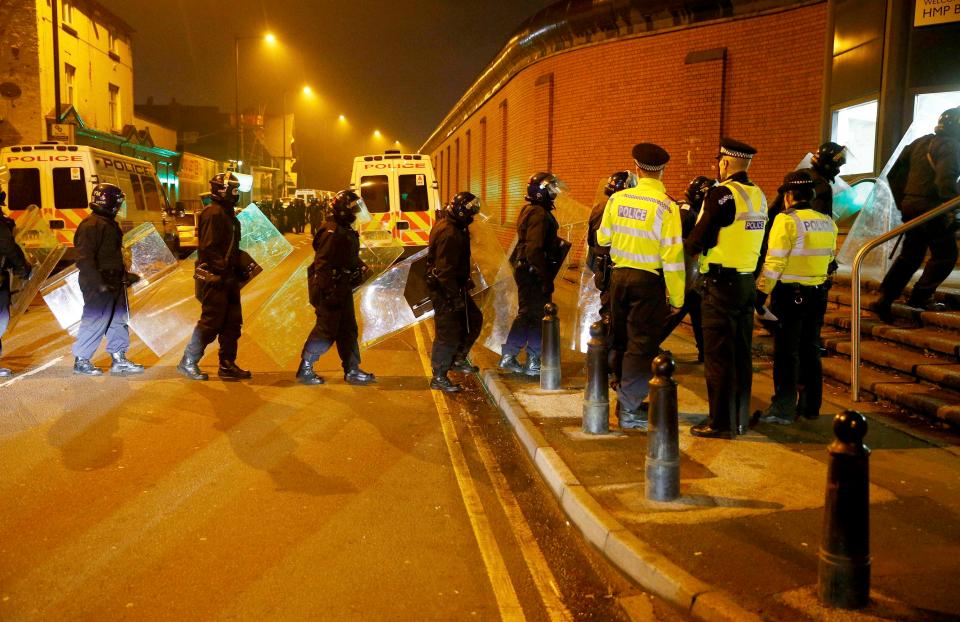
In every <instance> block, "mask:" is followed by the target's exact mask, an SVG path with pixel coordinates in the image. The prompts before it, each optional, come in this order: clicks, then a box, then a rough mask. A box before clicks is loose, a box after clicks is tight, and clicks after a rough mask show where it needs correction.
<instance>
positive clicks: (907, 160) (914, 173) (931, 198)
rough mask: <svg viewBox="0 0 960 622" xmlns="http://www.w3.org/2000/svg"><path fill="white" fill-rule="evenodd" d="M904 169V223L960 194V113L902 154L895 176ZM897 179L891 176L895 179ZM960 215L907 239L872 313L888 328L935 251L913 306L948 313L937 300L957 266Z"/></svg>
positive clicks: (951, 112)
mask: <svg viewBox="0 0 960 622" xmlns="http://www.w3.org/2000/svg"><path fill="white" fill-rule="evenodd" d="M901 162H902V164H901ZM899 166H905V167H906V175H905V177H906V180H905V185H904V186H903V189H902V194H903V197H902V199H900V200H899V204H898V207H899V208H900V212H901V213H902V215H903V221H904V222H907V221H910V220H912V219H914V218H916V217H917V216H919V215H921V214H924V213H926V212H929V211H930V210H933V209H936V208H937V207H939V206H940V205H942V204H943V203H946V202H947V201H949V200H951V199H953V198H955V197H956V196H957V195H958V194H960V182H958V179H957V178H958V176H960V107H957V108H950V109H948V110H944V111H943V113H941V114H940V119H939V121H938V122H937V127H936V129H935V130H934V133H933V134H927V135H926V136H921V137H920V138H918V139H917V140H915V141H913V142H912V143H910V144H909V145H908V146H907V147H906V148H905V149H904V150H903V153H901V154H900V158H899V159H898V162H897V164H896V165H894V169H893V170H896V169H897V168H898V167H899ZM893 175H894V173H893V171H891V177H893ZM895 194H897V192H896V191H895ZM955 212H956V210H954V213H951V214H945V215H944V216H943V217H942V218H935V219H933V220H930V221H927V222H926V223H924V224H923V225H920V226H919V227H914V228H913V229H911V230H909V231H907V232H906V233H904V234H903V245H902V247H901V249H900V255H898V256H897V259H896V260H895V261H894V262H893V265H892V266H891V267H890V271H889V272H887V275H886V276H885V277H884V278H883V282H882V283H880V299H879V300H878V301H877V302H876V303H875V304H874V305H873V307H872V309H873V311H875V312H876V313H877V315H878V316H879V317H880V319H881V320H883V321H884V322H886V323H888V324H889V323H892V322H893V313H892V312H891V310H890V307H891V305H892V304H893V301H894V300H896V299H897V298H899V297H900V294H901V292H903V288H904V287H906V285H907V283H908V282H909V281H910V279H911V278H912V277H913V273H914V272H916V270H917V268H919V267H920V264H922V263H923V260H924V257H926V254H927V249H929V250H930V259H929V260H927V263H926V265H925V266H924V267H923V273H922V274H921V275H920V279H919V280H918V281H917V283H916V285H914V286H913V291H912V292H910V297H909V298H908V299H907V305H909V306H911V307H916V308H918V309H927V310H930V311H943V310H945V309H946V307H945V306H944V305H942V304H941V303H931V299H932V298H933V294H934V293H935V292H936V291H937V288H938V287H940V284H941V283H943V281H944V280H945V279H946V278H947V277H948V276H950V272H951V271H953V267H954V266H955V265H956V263H957V240H956V231H957V220H956V216H955Z"/></svg>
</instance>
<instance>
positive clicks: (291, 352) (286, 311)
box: [248, 238, 403, 368]
mask: <svg viewBox="0 0 960 622" xmlns="http://www.w3.org/2000/svg"><path fill="white" fill-rule="evenodd" d="M391 242H392V243H389V244H383V245H380V246H368V245H366V244H365V243H364V242H363V239H362V238H361V247H360V259H361V261H363V263H365V264H366V265H367V268H368V272H367V276H366V280H365V283H369V282H370V281H373V280H375V279H376V278H377V277H379V276H380V275H381V274H383V273H384V272H386V271H387V270H388V269H389V268H390V266H391V265H393V264H394V263H395V262H396V261H397V259H399V258H400V255H402V254H403V246H402V245H401V244H400V242H399V241H398V240H392V241H391ZM313 260H314V256H313V255H309V256H308V257H306V258H304V260H303V261H302V262H300V265H299V266H297V269H296V270H294V271H293V274H291V275H290V278H288V279H287V281H286V282H285V283H284V284H283V285H282V286H281V287H280V289H278V290H277V291H276V292H275V293H274V294H273V295H272V296H271V297H270V299H269V300H267V301H266V302H265V303H264V305H263V307H262V308H261V309H260V311H258V312H257V314H256V315H254V316H253V319H252V321H251V322H250V324H249V328H248V331H249V332H251V333H254V334H257V335H259V338H258V341H257V343H258V345H260V347H262V348H263V350H264V352H266V353H267V355H268V356H269V357H270V358H271V359H272V360H273V362H275V363H276V364H277V365H279V366H280V367H284V368H286V367H291V366H292V365H293V364H295V363H296V362H297V360H299V358H300V349H301V346H302V345H303V342H304V340H305V339H306V337H307V335H308V334H309V332H310V329H311V328H312V327H313V324H314V320H315V312H314V308H313V306H311V305H310V296H309V293H308V290H307V268H308V267H309V266H310V264H312V263H313ZM360 287H362V285H361V286H360ZM357 289H359V287H358V288H357Z"/></svg>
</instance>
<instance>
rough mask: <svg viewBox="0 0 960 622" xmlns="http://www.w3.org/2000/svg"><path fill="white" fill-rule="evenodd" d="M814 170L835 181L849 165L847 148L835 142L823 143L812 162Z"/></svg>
mask: <svg viewBox="0 0 960 622" xmlns="http://www.w3.org/2000/svg"><path fill="white" fill-rule="evenodd" d="M810 163H811V164H812V165H813V170H815V171H817V172H818V173H820V174H821V175H823V176H824V177H826V178H827V179H828V180H830V181H833V180H834V179H836V177H837V175H839V174H840V167H841V166H843V165H844V164H846V163H847V148H846V147H844V146H843V145H838V144H837V143H834V142H829V143H823V144H822V145H820V148H819V149H817V152H816V153H815V154H813V158H812V159H811V160H810Z"/></svg>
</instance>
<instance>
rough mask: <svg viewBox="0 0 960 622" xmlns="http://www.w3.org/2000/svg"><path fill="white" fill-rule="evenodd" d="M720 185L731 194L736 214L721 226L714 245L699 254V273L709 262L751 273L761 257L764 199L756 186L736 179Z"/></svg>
mask: <svg viewBox="0 0 960 622" xmlns="http://www.w3.org/2000/svg"><path fill="white" fill-rule="evenodd" d="M720 185H721V186H724V187H725V188H729V189H730V191H731V192H732V193H733V202H734V206H735V207H736V215H735V216H734V220H733V223H732V224H730V225H728V226H726V227H722V228H721V229H720V233H719V235H718V236H717V245H716V246H714V247H713V248H711V249H709V250H706V251H704V252H703V253H702V254H701V255H700V272H701V273H704V274H705V273H707V271H708V270H709V264H712V263H715V264H720V265H721V266H723V267H724V268H732V269H734V270H736V271H737V272H753V271H754V270H756V269H757V262H758V261H759V260H760V246H761V245H762V244H763V232H764V229H765V228H766V224H767V199H766V197H764V196H763V192H761V190H760V188H758V187H757V186H748V185H745V184H742V183H740V182H737V181H725V182H723V183H721V184H720ZM700 213H701V215H702V214H703V212H702V211H701V212H700Z"/></svg>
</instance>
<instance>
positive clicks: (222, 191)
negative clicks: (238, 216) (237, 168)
mask: <svg viewBox="0 0 960 622" xmlns="http://www.w3.org/2000/svg"><path fill="white" fill-rule="evenodd" d="M210 194H212V195H213V200H214V201H216V202H217V203H221V204H226V205H229V206H231V207H232V206H234V205H236V204H237V203H239V202H240V180H239V179H238V178H237V176H236V175H234V174H233V173H232V172H229V171H228V172H226V173H217V174H216V175H214V176H213V178H212V179H211V180H210Z"/></svg>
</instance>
